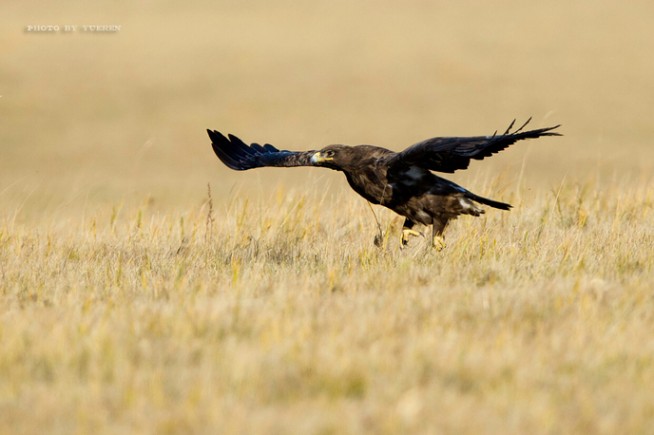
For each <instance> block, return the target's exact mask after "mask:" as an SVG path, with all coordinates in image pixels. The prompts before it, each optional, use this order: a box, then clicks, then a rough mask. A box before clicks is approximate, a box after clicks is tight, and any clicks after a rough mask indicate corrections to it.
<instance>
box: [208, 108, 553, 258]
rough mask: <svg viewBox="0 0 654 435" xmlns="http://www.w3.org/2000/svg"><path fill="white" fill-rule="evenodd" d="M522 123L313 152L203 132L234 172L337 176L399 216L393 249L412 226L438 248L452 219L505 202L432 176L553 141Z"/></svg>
mask: <svg viewBox="0 0 654 435" xmlns="http://www.w3.org/2000/svg"><path fill="white" fill-rule="evenodd" d="M530 120H531V118H529V119H528V120H527V122H525V123H524V124H523V125H522V126H521V127H519V128H517V129H515V130H513V131H512V129H513V126H514V124H515V120H514V121H513V122H511V124H510V125H509V127H508V128H507V129H506V131H505V132H504V133H502V134H498V133H497V131H496V132H495V133H493V134H492V135H490V136H473V137H434V138H431V139H426V140H423V141H422V142H418V143H416V144H414V145H411V146H410V147H408V148H406V149H405V150H404V151H400V152H395V151H391V150H389V149H386V148H382V147H379V146H374V145H356V146H348V145H328V146H326V147H324V148H322V149H320V150H311V151H287V150H280V149H278V148H276V147H274V146H273V145H270V144H265V145H260V144H258V143H251V144H249V145H248V144H246V143H244V142H243V141H242V140H241V139H239V138H238V137H236V136H234V135H232V134H228V135H227V137H225V136H224V135H223V134H221V133H220V132H218V131H215V130H207V133H208V134H209V137H210V138H211V145H212V147H213V150H214V152H215V153H216V155H217V156H218V158H219V159H220V160H221V161H222V162H223V163H224V164H225V165H227V167H229V168H231V169H234V170H237V171H244V170H247V169H254V168H261V167H284V168H288V167H294V166H318V167H323V168H329V169H333V170H336V171H341V172H343V173H344V174H345V178H346V179H347V182H348V183H349V184H350V187H352V189H354V191H355V192H356V193H358V194H359V195H361V196H362V197H364V198H365V199H366V200H368V201H369V202H370V203H372V204H378V205H382V206H384V207H387V208H389V209H391V210H393V211H394V212H395V213H397V214H399V215H401V216H404V223H403V225H402V234H401V238H400V247H401V248H402V247H404V246H405V245H406V244H407V243H408V241H409V238H410V237H411V236H419V235H421V234H420V233H418V232H417V231H415V230H414V229H413V228H414V226H415V225H416V224H422V225H425V226H430V225H431V227H432V233H431V245H432V246H433V247H434V248H435V249H436V250H439V251H440V250H441V249H443V248H444V247H445V240H444V238H443V232H444V230H445V227H446V226H447V224H448V222H450V221H451V220H452V219H456V218H457V217H458V216H459V215H472V216H479V215H481V214H483V213H484V209H483V208H481V207H480V206H479V205H480V204H483V205H486V206H489V207H493V208H496V209H499V210H509V209H510V208H511V205H510V204H507V203H504V202H499V201H495V200H492V199H488V198H484V197H482V196H479V195H476V194H474V193H472V192H470V191H469V190H467V189H465V188H464V187H461V186H459V185H458V184H456V183H454V182H452V181H449V180H447V179H445V178H441V177H439V176H438V175H436V174H434V173H433V172H432V171H434V172H443V173H453V172H455V171H458V170H463V169H467V168H468V166H469V165H470V160H472V159H475V160H482V159H484V158H486V157H489V156H491V155H492V154H495V153H497V152H499V151H502V150H503V149H505V148H507V147H508V146H509V145H512V144H514V143H516V142H517V141H520V140H523V139H536V138H539V137H541V136H561V134H560V133H557V132H555V131H554V130H555V129H557V128H558V127H560V124H559V125H556V126H554V127H546V128H539V129H535V130H528V131H524V129H525V127H526V126H527V124H528V123H529V121H530Z"/></svg>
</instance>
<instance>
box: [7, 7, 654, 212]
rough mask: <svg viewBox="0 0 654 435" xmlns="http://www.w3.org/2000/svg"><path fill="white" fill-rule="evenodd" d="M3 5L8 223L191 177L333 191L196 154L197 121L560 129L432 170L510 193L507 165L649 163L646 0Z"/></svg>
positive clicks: (180, 184) (547, 171) (581, 169)
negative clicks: (465, 165) (455, 166)
mask: <svg viewBox="0 0 654 435" xmlns="http://www.w3.org/2000/svg"><path fill="white" fill-rule="evenodd" d="M2 9H3V11H2V17H0V21H1V24H2V25H1V26H0V46H1V47H2V56H0V210H1V211H0V213H2V214H3V215H5V216H7V215H11V216H12V217H13V218H14V219H16V220H18V221H28V220H32V219H44V218H47V219H58V218H59V217H65V216H71V215H74V214H78V213H87V212H92V211H93V210H94V209H96V208H98V207H100V208H102V207H106V206H107V205H115V204H139V203H143V202H144V201H145V202H147V203H148V204H151V206H152V207H155V208H156V209H157V210H159V211H162V212H167V211H169V210H172V209H179V208H184V207H189V206H193V205H194V204H196V205H197V204H200V203H201V202H202V201H204V200H205V199H206V189H207V184H208V183H210V184H211V187H212V190H213V197H214V201H217V202H220V201H223V200H226V199H227V198H229V197H230V195H234V192H247V194H248V195H260V197H262V198H265V197H266V196H267V195H270V194H271V193H272V192H273V191H276V190H277V191H278V190H279V189H280V188H282V189H287V188H288V189H295V188H296V187H295V186H296V185H299V186H298V187H297V189H304V190H306V191H307V193H310V192H311V190H312V189H322V190H324V189H331V190H333V191H334V192H335V193H334V195H336V196H337V197H338V196H339V195H340V194H341V193H340V192H341V191H342V192H343V194H345V193H344V192H346V190H347V189H348V188H347V186H346V183H345V180H344V179H343V178H342V175H340V174H336V173H332V172H331V171H326V170H319V169H312V168H306V169H288V170H275V169H264V170H257V171H249V172H234V171H231V170H229V169H227V168H226V167H224V166H223V165H222V164H221V163H220V162H219V161H218V160H217V159H216V158H215V156H214V155H213V152H212V150H211V147H210V143H209V140H208V137H207V136H206V132H205V129H207V128H212V129H217V130H219V131H221V132H223V133H233V134H236V135H237V136H239V137H241V138H242V139H244V140H245V141H249V142H254V141H256V142H269V143H272V144H274V145H276V146H277V147H279V148H286V149H297V150H306V149H315V148H321V147H322V146H324V145H326V144H331V143H345V144H352V145H354V144H361V143H370V144H376V145H380V146H385V147H388V148H391V149H394V150H401V149H403V148H405V147H406V146H408V145H411V144H412V143H415V142H417V141H420V140H422V139H425V138H427V137H432V136H450V135H452V136H454V135H456V136H460V135H485V134H491V133H493V132H494V131H495V130H503V129H504V128H506V126H507V125H508V124H509V122H510V121H511V120H512V119H514V118H517V119H518V122H520V121H524V120H526V119H527V118H528V117H529V116H533V121H532V124H531V126H532V127H544V126H550V125H554V124H563V126H562V128H561V132H563V133H564V134H565V136H564V137H563V138H545V139H541V140H538V141H531V142H529V143H523V144H521V145H520V146H516V147H513V148H511V149H510V150H508V151H504V152H503V153H502V154H501V155H498V156H495V157H493V159H490V160H487V161H484V162H476V163H474V164H473V165H472V166H471V168H470V170H469V171H466V172H461V173H457V174H455V175H454V176H451V177H449V178H452V179H454V180H456V181H458V182H461V183H463V184H464V185H465V186H467V187H469V188H471V189H472V190H476V191H477V192H478V193H480V194H489V193H492V192H488V191H487V189H485V186H487V185H488V180H489V179H493V178H494V177H497V176H498V175H501V176H502V181H501V183H500V185H501V188H502V189H505V190H506V191H509V192H510V191H512V190H515V188H516V184H515V183H516V182H518V180H519V181H520V183H522V185H523V186H524V187H525V188H526V189H530V190H531V189H552V188H553V187H554V186H558V185H560V183H561V182H562V180H566V182H572V183H574V182H579V183H586V182H588V180H592V181H593V182H598V183H600V184H601V183H613V182H619V183H623V184H624V185H625V186H627V187H628V186H630V185H631V184H630V183H642V182H643V180H645V181H646V182H647V183H650V182H651V179H652V175H651V174H652V173H653V172H654V171H653V169H654V168H653V167H654V158H653V157H654V151H653V147H652V145H651V143H650V142H651V138H652V137H653V136H654V124H653V123H652V120H651V114H650V110H651V109H652V107H653V106H654V80H653V77H654V59H653V57H652V53H654V30H652V17H654V3H652V2H646V1H643V0H634V1H631V2H617V1H609V0H596V1H594V2H569V1H562V0H552V1H549V2H518V1H502V0H500V1H494V2H479V1H468V0H462V1H458V2H450V1H426V0H425V1H418V0H415V1H408V2H403V3H401V4H400V3H398V2H383V1H366V0H363V1H357V2H351V1H341V0H330V1H311V2H309V1H306V2H299V1H275V2H269V1H262V0H250V1H247V0H246V1H240V2H225V1H190V2H173V1H163V2H155V1H144V2H138V4H137V3H135V2H129V1H115V0H112V1H108V0H105V1H97V2H92V3H89V2H75V1H69V2H57V4H56V5H55V4H48V5H44V4H43V3H42V2H38V3H37V2H33V1H26V2H9V3H8V4H4V5H3V7H2ZM34 25H42V26H48V25H50V26H59V28H60V31H58V32H56V31H55V32H34V31H29V27H28V26H34ZM66 25H69V26H71V25H72V26H76V31H72V32H63V31H61V30H62V29H63V28H64V26H66ZM84 25H113V26H119V27H118V28H117V31H114V32H92V31H83V28H82V26H84ZM523 168H524V170H522V169H523ZM519 177H521V178H520V179H519ZM634 185H635V184H634ZM641 185H642V184H641ZM348 194H351V193H348ZM491 196H493V197H496V199H500V200H503V199H506V197H504V198H503V197H502V195H499V196H498V195H497V194H496V195H491Z"/></svg>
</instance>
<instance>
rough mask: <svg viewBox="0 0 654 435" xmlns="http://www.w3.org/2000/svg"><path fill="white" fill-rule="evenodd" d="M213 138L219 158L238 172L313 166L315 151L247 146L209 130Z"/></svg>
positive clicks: (270, 146) (213, 145) (228, 136)
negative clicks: (272, 167)
mask: <svg viewBox="0 0 654 435" xmlns="http://www.w3.org/2000/svg"><path fill="white" fill-rule="evenodd" d="M207 133H209V137H210V138H211V146H212V147H213V151H214V152H215V153H216V155H217V156H218V158H219V159H220V160H222V162H223V163H224V164H225V165H227V166H228V167H230V168H232V169H235V170H237V171H244V170H246V169H252V168H261V167H264V166H279V167H286V168H288V167H292V166H312V164H311V156H312V155H313V154H315V151H302V152H295V151H285V150H278V149H277V148H275V147H274V146H272V145H270V144H265V145H259V144H257V143H253V144H251V145H246V144H245V143H244V142H243V141H242V140H241V139H239V138H237V137H236V136H234V135H231V134H230V135H227V137H225V136H223V135H222V134H221V133H219V132H217V131H215V130H207Z"/></svg>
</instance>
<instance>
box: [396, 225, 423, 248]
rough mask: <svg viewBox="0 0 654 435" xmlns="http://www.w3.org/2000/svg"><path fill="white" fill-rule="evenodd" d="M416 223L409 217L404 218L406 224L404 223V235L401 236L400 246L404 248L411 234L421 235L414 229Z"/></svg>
mask: <svg viewBox="0 0 654 435" xmlns="http://www.w3.org/2000/svg"><path fill="white" fill-rule="evenodd" d="M415 224H416V223H415V222H413V221H412V220H411V219H409V218H405V219H404V224H402V236H401V237H400V248H404V247H405V246H406V245H407V244H408V243H409V237H410V236H421V235H422V234H420V233H419V232H417V231H416V230H412V229H411V228H413V226H414V225H415Z"/></svg>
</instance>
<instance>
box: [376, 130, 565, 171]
mask: <svg viewBox="0 0 654 435" xmlns="http://www.w3.org/2000/svg"><path fill="white" fill-rule="evenodd" d="M529 121H531V118H529V119H528V120H527V122H525V123H524V124H523V125H522V127H520V128H518V129H517V130H515V131H513V132H511V128H513V124H514V123H515V120H514V121H513V122H512V123H511V125H509V128H507V129H506V131H505V132H504V134H499V135H498V134H497V132H495V134H493V135H492V136H477V137H435V138H432V139H427V140H424V141H422V142H419V143H417V144H415V145H412V146H410V147H409V148H407V149H405V150H404V151H402V152H400V153H397V154H396V155H394V156H393V157H392V158H391V159H390V160H389V161H388V165H389V171H390V172H392V171H401V170H403V169H406V168H408V167H411V166H418V167H421V168H424V169H429V170H431V171H438V172H448V173H452V172H454V171H457V170H459V169H466V168H467V167H468V165H469V164H470V159H475V160H482V159H483V158H485V157H488V156H490V155H492V154H495V153H497V152H499V151H502V150H503V149H504V148H506V147H508V146H509V145H512V144H514V143H516V142H517V141H519V140H522V139H535V138H537V137H541V136H561V134H559V133H556V132H553V131H552V130H554V129H556V128H558V127H559V126H560V125H556V126H554V127H547V128H539V129H537V130H530V131H524V132H523V131H522V130H523V129H524V128H525V126H526V125H527V124H528V123H529Z"/></svg>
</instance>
